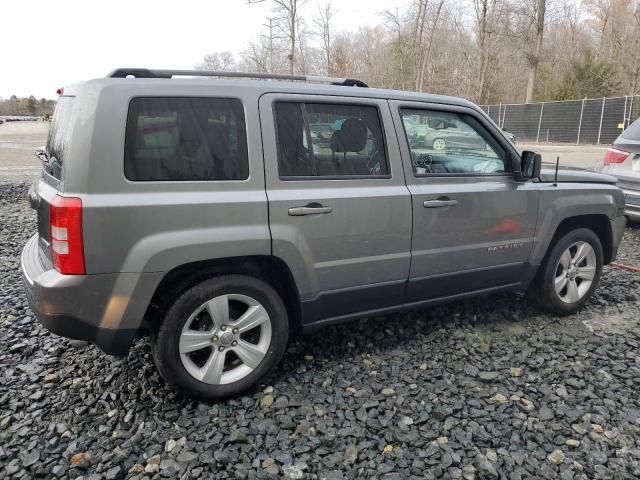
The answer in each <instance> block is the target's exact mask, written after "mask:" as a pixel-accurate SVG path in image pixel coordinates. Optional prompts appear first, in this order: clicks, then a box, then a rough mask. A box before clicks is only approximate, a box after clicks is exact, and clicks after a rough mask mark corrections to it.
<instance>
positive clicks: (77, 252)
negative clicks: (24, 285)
mask: <svg viewBox="0 0 640 480" xmlns="http://www.w3.org/2000/svg"><path fill="white" fill-rule="evenodd" d="M49 227H50V233H51V254H52V257H53V266H54V267H55V269H56V270H57V271H59V272H60V273H64V274H67V275H84V250H83V246H82V200H81V199H79V198H75V197H61V196H59V195H56V196H55V197H54V199H53V201H52V202H51V204H50V205H49Z"/></svg>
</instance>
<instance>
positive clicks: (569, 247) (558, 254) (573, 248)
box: [528, 228, 603, 315]
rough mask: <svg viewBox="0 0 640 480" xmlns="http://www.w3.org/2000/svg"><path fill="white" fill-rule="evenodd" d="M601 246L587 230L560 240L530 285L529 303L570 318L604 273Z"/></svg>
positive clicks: (580, 229) (579, 230)
mask: <svg viewBox="0 0 640 480" xmlns="http://www.w3.org/2000/svg"><path fill="white" fill-rule="evenodd" d="M602 259H603V254H602V244H601V242H600V239H599V238H598V236H597V235H596V234H595V233H594V232H593V231H592V230H589V229H587V228H577V229H575V230H572V231H570V232H568V233H566V234H565V235H563V236H562V237H561V238H559V239H558V240H557V242H556V243H555V245H554V246H553V247H552V248H551V250H550V252H549V253H548V255H547V257H546V259H545V261H544V263H543V264H542V265H541V266H540V270H539V271H538V274H537V275H536V278H535V279H534V281H533V284H532V285H531V287H530V289H529V292H528V296H529V299H530V300H531V301H532V303H533V304H535V305H536V306H537V307H539V308H540V309H542V310H546V311H547V312H550V313H554V314H557V315H570V314H572V313H574V312H576V311H577V310H579V309H580V308H581V307H582V306H583V305H584V304H585V303H586V302H587V300H588V299H589V297H590V296H591V294H592V293H593V291H594V290H595V289H596V288H597V286H598V282H599V280H600V274H601V273H602V263H603V262H602Z"/></svg>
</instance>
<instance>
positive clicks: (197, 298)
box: [153, 275, 289, 400]
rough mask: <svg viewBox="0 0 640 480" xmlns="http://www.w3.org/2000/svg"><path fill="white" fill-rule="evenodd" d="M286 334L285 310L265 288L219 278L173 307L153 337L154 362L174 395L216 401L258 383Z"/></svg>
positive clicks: (248, 281)
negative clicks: (178, 393)
mask: <svg viewBox="0 0 640 480" xmlns="http://www.w3.org/2000/svg"><path fill="white" fill-rule="evenodd" d="M288 332H289V325H288V318H287V310H286V308H285V306H284V304H283V303H282V300H281V298H280V297H279V295H278V294H277V293H276V291H275V290H274V289H273V288H272V287H271V286H270V285H268V284H266V283H265V282H263V281H261V280H258V279H256V278H253V277H248V276H244V275H226V276H220V277H216V278H212V279H210V280H207V281H204V282H202V283H200V284H198V285H196V286H194V287H192V288H191V289H189V290H187V291H186V292H185V293H184V294H182V295H181V296H180V297H179V298H178V299H177V300H176V301H175V303H174V304H173V306H172V307H171V308H170V309H169V311H168V312H167V315H166V317H165V319H164V321H163V322H162V324H161V325H160V328H159V329H158V332H157V334H156V335H155V336H154V339H153V341H154V345H153V353H154V360H155V363H156V366H157V367H158V370H159V372H160V374H161V375H162V377H163V378H164V379H165V381H166V382H167V383H168V384H170V385H172V386H173V387H174V388H176V389H177V390H178V391H179V392H181V393H183V394H185V395H187V396H190V397H193V398H198V399H201V400H219V399H223V398H227V397H232V396H235V395H238V394H240V393H242V392H244V391H245V390H247V389H249V388H251V387H252V386H254V385H255V384H257V383H258V382H260V381H261V380H262V379H263V378H264V377H265V376H266V375H267V374H268V373H269V372H270V371H271V370H272V369H273V368H274V367H275V365H276V364H277V363H278V362H279V360H280V358H281V357H282V355H283V353H284V351H285V348H286V345H287V338H288Z"/></svg>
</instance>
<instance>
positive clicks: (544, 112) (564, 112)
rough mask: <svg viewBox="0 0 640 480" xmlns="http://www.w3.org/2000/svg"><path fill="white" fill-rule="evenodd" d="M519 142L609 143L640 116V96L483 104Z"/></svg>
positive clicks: (490, 114) (485, 109)
mask: <svg viewBox="0 0 640 480" xmlns="http://www.w3.org/2000/svg"><path fill="white" fill-rule="evenodd" d="M480 108H482V109H483V110H484V111H485V112H486V113H487V114H488V115H489V116H490V117H491V118H492V119H493V121H494V122H496V123H497V124H498V125H499V126H500V127H502V128H503V129H504V130H506V131H508V132H511V133H513V134H514V135H515V136H516V138H517V139H518V141H525V142H550V143H556V142H557V143H576V144H580V143H582V144H608V143H612V142H613V141H614V140H615V139H616V138H617V137H618V135H620V133H622V130H624V129H625V128H627V127H628V126H629V125H630V124H631V123H633V121H634V120H635V119H636V118H638V117H640V96H626V97H610V98H589V99H584V100H568V101H559V102H541V103H520V104H512V103H510V104H499V105H481V106H480Z"/></svg>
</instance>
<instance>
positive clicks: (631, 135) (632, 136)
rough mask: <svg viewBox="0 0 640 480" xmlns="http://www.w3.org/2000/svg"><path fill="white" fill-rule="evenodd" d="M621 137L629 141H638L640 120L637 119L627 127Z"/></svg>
mask: <svg viewBox="0 0 640 480" xmlns="http://www.w3.org/2000/svg"><path fill="white" fill-rule="evenodd" d="M622 137H623V138H627V139H629V140H639V141H640V118H638V119H637V120H636V121H635V122H633V123H632V124H631V125H629V127H628V128H627V129H626V130H625V131H624V132H622Z"/></svg>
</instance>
